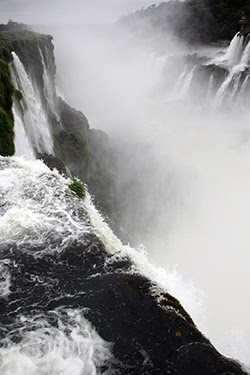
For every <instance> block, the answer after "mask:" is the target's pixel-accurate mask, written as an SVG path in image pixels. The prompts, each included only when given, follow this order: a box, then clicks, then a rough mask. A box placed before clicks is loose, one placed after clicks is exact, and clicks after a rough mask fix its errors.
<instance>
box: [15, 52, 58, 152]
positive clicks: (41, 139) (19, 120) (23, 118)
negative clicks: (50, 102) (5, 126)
mask: <svg viewBox="0 0 250 375" xmlns="http://www.w3.org/2000/svg"><path fill="white" fill-rule="evenodd" d="M12 56H13V65H12V80H13V82H14V85H15V86H16V88H17V89H18V90H20V91H21V92H22V94H23V99H22V102H21V104H20V106H21V108H18V107H17V106H15V126H16V128H17V133H19V136H20V135H21V136H22V139H19V137H18V138H17V137H16V139H18V141H17V142H19V144H20V145H22V148H21V147H20V146H19V145H18V144H17V152H16V155H22V154H23V155H30V154H31V153H32V152H33V151H32V150H33V149H35V150H36V151H37V152H41V153H42V152H46V153H48V154H51V153H53V142H52V138H51V133H50V129H49V122H48V118H47V113H46V111H45V109H44V108H43V105H42V102H41V98H40V97H39V95H38V93H37V90H36V89H35V87H34V85H33V82H32V81H31V79H30V78H29V76H28V74H27V73H26V71H25V68H24V66H23V64H22V63H21V61H20V59H19V57H18V56H17V55H16V53H15V52H12ZM45 77H46V73H45ZM46 87H47V86H46ZM27 140H28V144H27ZM26 147H27V149H26ZM24 148H25V149H24Z"/></svg>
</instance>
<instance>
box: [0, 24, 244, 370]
mask: <svg viewBox="0 0 250 375" xmlns="http://www.w3.org/2000/svg"><path fill="white" fill-rule="evenodd" d="M57 40H58V39H56V43H57ZM73 40H75V39H72V44H73ZM125 41H126V38H125ZM77 42H78V41H77ZM76 44H78V43H76ZM0 46H3V47H2V48H1V56H2V58H3V60H2V61H3V62H2V64H3V67H4V69H5V70H6V64H8V66H9V69H10V74H11V81H12V84H13V85H14V87H12V88H8V90H7V87H6V86H5V82H6V80H5V81H1V82H2V84H4V87H6V90H7V91H8V95H6V94H5V97H11V96H12V97H13V105H12V106H11V105H10V104H11V101H9V102H8V105H7V109H8V110H9V108H10V107H11V108H12V111H13V115H14V133H15V155H14V156H11V155H12V154H13V153H14V152H13V151H14V146H11V147H10V149H9V150H6V151H4V152H2V155H3V156H2V157H1V159H0V173H1V178H0V207H1V217H0V247H1V261H0V270H1V284H0V292H1V299H0V303H1V308H0V314H1V320H0V321H1V325H0V338H1V349H0V354H1V358H0V369H1V373H2V374H4V375H9V374H18V375H19V374H20V375H23V374H27V373H31V374H45V373H50V374H59V373H62V374H69V373H74V374H76V375H78V374H79V375H80V374H141V375H143V374H145V375H146V374H179V375H185V374H193V375H195V374H197V375H198V374H199V375H201V374H202V375H203V374H204V375H206V374H245V373H246V372H244V371H248V370H249V368H248V366H249V362H248V360H247V358H248V354H246V355H245V354H244V353H249V349H248V348H249V347H247V345H246V347H245V348H244V347H243V344H242V347H241V353H240V354H241V355H240V356H239V357H237V354H234V355H233V356H234V358H235V359H240V361H241V363H242V365H243V366H244V369H242V368H241V365H240V364H239V363H237V362H235V361H233V360H231V359H228V358H226V357H224V356H223V355H221V354H219V352H218V351H217V350H216V349H215V348H214V346H213V345H212V344H211V343H210V341H209V340H208V339H210V337H209V335H207V334H206V335H207V337H208V339H207V338H206V337H205V336H204V335H202V334H201V333H200V332H199V331H198V329H197V328H196V325H197V327H198V328H200V325H199V323H200V322H199V311H198V310H199V309H197V306H198V304H199V301H198V303H196V302H197V301H195V298H194V294H195V293H194V294H192V291H191V292H190V288H189V286H185V285H182V282H180V277H179V276H176V274H175V272H172V271H169V270H168V269H167V267H166V268H164V267H163V268H160V267H157V266H154V265H153V264H152V263H151V262H149V261H148V259H147V256H146V254H145V251H144V249H143V248H142V247H137V248H133V247H130V246H129V245H127V246H125V245H123V243H122V242H121V241H120V240H119V239H118V238H117V236H116V235H115V234H114V233H113V232H112V230H111V229H110V227H109V225H110V226H112V228H113V229H114V231H115V232H116V234H117V235H118V236H121V237H123V242H125V241H128V238H129V240H130V239H131V240H132V241H134V242H135V243H136V242H143V241H145V242H144V243H145V244H146V245H147V248H148V249H149V250H148V251H149V256H150V257H152V259H154V257H155V253H154V252H153V251H152V250H150V249H159V251H160V252H159V253H158V260H159V263H160V262H162V263H163V264H164V265H165V264H166V263H167V264H168V263H169V264H171V262H173V263H175V262H177V263H178V264H180V265H181V266H182V268H185V267H186V269H187V270H188V271H187V274H186V275H185V276H187V278H189V276H190V275H189V274H188V272H189V271H190V272H191V273H192V272H193V273H194V274H195V272H196V275H198V276H199V273H200V274H201V275H200V276H201V277H200V279H199V277H198V276H197V279H195V282H196V283H197V282H198V281H201V283H203V282H204V279H205V278H206V277H208V274H207V272H206V273H205V271H204V267H202V264H203V263H205V264H206V266H207V267H208V271H209V276H210V279H209V282H210V284H212V287H211V290H210V292H211V294H212V299H211V301H212V303H211V305H212V306H213V307H214V306H215V300H216V301H217V303H218V299H223V298H224V297H225V301H227V298H226V296H227V292H225V290H226V289H227V288H229V289H230V290H229V294H230V296H231V299H233V303H232V301H231V303H230V304H229V305H227V306H226V310H227V311H226V312H225V310H224V309H223V307H222V306H220V305H219V307H218V310H217V311H216V313H217V314H218V321H219V325H220V326H223V324H224V323H223V319H224V320H225V321H226V322H225V325H227V324H229V325H231V324H232V321H233V324H235V323H236V326H237V324H238V322H239V321H240V323H243V325H244V328H245V332H246V333H247V336H246V337H247V338H248V339H249V336H248V334H249V326H247V324H248V323H247V320H248V316H247V306H248V301H246V302H244V301H238V299H237V293H238V290H239V289H238V288H240V289H241V290H242V293H243V295H247V293H248V290H249V288H248V286H249V285H248V283H249V282H248V277H247V275H248V274H247V272H248V269H247V265H248V262H247V261H248V257H247V252H246V249H247V246H248V242H247V230H248V225H247V223H248V209H247V207H248V204H247V202H248V201H247V199H248V198H247V192H248V187H249V178H248V175H247V170H248V158H247V156H248V148H247V145H248V142H249V138H248V134H249V130H248V127H247V123H246V121H245V119H246V117H247V113H248V109H247V104H248V93H249V83H248V77H249V57H250V56H249V55H250V53H249V46H248V44H247V40H243V39H242V38H241V37H240V35H238V36H235V39H234V40H233V41H232V42H231V45H230V46H229V48H228V49H223V50H219V49H212V50H209V51H207V50H206V51H200V50H199V51H197V52H193V51H192V53H189V52H187V51H185V52H184V53H182V54H180V53H179V51H177V52H178V53H176V54H173V51H171V53H169V54H167V51H165V52H166V53H165V54H164V55H162V54H161V55H160V54H159V53H158V54H157V53H154V54H152V53H151V54H149V55H148V51H146V53H147V56H148V59H147V64H145V63H144V65H143V63H142V62H143V61H144V62H145V61H146V60H145V53H144V51H143V52H141V51H139V52H141V53H139V54H138V55H136V58H139V64H138V66H136V65H135V69H136V71H133V69H134V65H133V64H131V67H130V66H129V68H130V69H131V70H129V71H128V74H129V75H130V73H131V72H133V73H135V72H136V73H138V74H133V75H131V78H132V80H134V81H135V82H134V85H135V86H136V88H137V90H136V88H135V87H133V86H131V85H128V87H129V89H130V90H131V89H134V88H135V90H134V91H133V90H131V92H130V95H131V102H132V101H135V107H136V108H138V109H139V110H141V111H144V110H145V107H144V105H145V103H146V105H147V110H145V117H146V122H144V121H145V118H143V126H141V127H140V125H141V124H139V121H138V120H139V119H140V118H139V117H137V116H136V122H137V123H138V124H137V125H136V126H134V124H133V123H132V124H131V125H130V124H129V123H126V129H125V131H124V133H123V131H121V134H125V133H126V132H127V133H129V134H128V139H126V138H125V137H123V142H122V143H119V142H118V141H117V137H116V134H115V131H114V134H115V136H114V138H115V141H114V142H113V140H112V138H111V139H110V138H109V137H108V136H107V135H106V133H104V131H103V130H95V129H91V128H90V126H89V123H88V120H87V118H86V117H85V116H84V115H83V114H82V113H81V112H80V111H77V110H75V109H74V108H73V107H71V106H70V105H69V104H67V102H66V101H65V100H64V99H63V98H59V97H58V94H57V91H56V86H55V75H56V65H55V59H54V53H53V50H54V47H53V44H52V38H51V37H50V36H47V35H41V34H36V33H34V32H30V31H25V30H20V31H17V32H14V33H13V32H12V33H8V32H6V33H2V34H1V38H0ZM59 46H60V41H59V42H58V52H57V54H58V55H60V47H59ZM75 52H76V50H75ZM85 52H86V56H87V58H89V59H90V60H91V61H92V64H93V56H95V55H91V54H88V53H87V51H85ZM134 52H135V50H133V49H132V53H131V56H133V57H134V56H135V55H134ZM76 53H77V52H76ZM118 53H119V51H118ZM111 56H112V58H116V57H117V56H116V55H112V54H111ZM131 56H129V57H131ZM71 57H72V58H73V59H76V60H77V58H78V56H77V55H75V56H69V59H70V58H71ZM99 57H100V56H99ZM59 58H60V56H59ZM108 58H109V56H108ZM106 59H107V57H106ZM97 61H100V64H101V65H102V68H103V67H104V68H107V67H110V65H109V64H108V62H109V60H108V59H107V60H105V56H104V55H103V56H102V59H101V58H100V59H97ZM137 61H138V60H137ZM87 62H88V61H87ZM106 62H107V64H105V63H106ZM115 62H116V60H115ZM132 62H133V60H132ZM125 64H127V61H126V63H125ZM66 66H67V67H69V66H71V68H72V65H71V64H67V65H66ZM142 66H143V69H142ZM114 67H115V68H117V70H115V71H114ZM138 67H139V68H138ZM97 68H100V69H99V72H101V73H103V70H102V69H101V67H100V66H98V65H97ZM119 68H120V66H119ZM122 68H123V65H122ZM137 69H138V70H137ZM111 70H112V74H115V72H118V73H120V72H121V71H120V70H119V69H118V67H117V66H116V65H115V63H114V65H112V66H111ZM62 71H63V69H62ZM139 71H140V74H139ZM64 73H66V72H64ZM91 73H92V72H87V73H86V74H91ZM94 73H95V74H96V73H97V71H94ZM104 73H105V71H104ZM6 74H8V73H6ZM65 76H66V77H68V79H69V81H70V80H71V79H72V76H70V75H69V74H68V75H67V74H65ZM1 77H4V75H3V73H2V70H1ZM135 77H136V78H135ZM146 77H148V79H147V81H146ZM108 78H109V77H108ZM126 78H127V76H126ZM9 79H10V76H9V77H8V79H7V81H8V82H9ZM78 79H79V80H81V79H83V80H85V77H84V74H83V75H82V76H80V75H79V77H78ZM132 80H131V81H132ZM89 81H91V76H90V78H89ZM89 81H88V79H87V78H86V80H85V84H86V85H87V84H89ZM131 81H130V80H129V81H128V83H129V84H130V83H131ZM145 82H146V85H145ZM83 83H84V82H83ZM118 83H119V84H121V82H120V81H119V82H118ZM122 83H123V82H122ZM109 84H110V85H111V93H112V95H113V91H112V90H114V91H115V89H116V83H112V82H111V81H110V82H109ZM65 85H66V87H67V85H69V82H67V79H65ZM141 85H142V86H141ZM68 87H69V86H68ZM122 88H124V90H126V86H122ZM124 92H125V94H127V92H126V91H124ZM134 93H136V95H134ZM141 94H143V95H144V96H143V100H142V101H141V97H140V98H139V95H141ZM76 95H78V93H76ZM125 96H126V95H125ZM113 98H114V96H113ZM138 98H139V99H138ZM103 100H104V99H103ZM119 100H120V98H117V99H116V100H115V99H114V102H113V106H114V107H115V105H116V103H117V102H118V101H119ZM138 100H140V101H138ZM72 101H74V99H73V98H72ZM128 101H129V99H128ZM129 104H131V103H130V101H129ZM95 105H96V111H97V112H99V113H100V117H101V118H102V121H103V123H104V125H103V129H104V130H107V128H108V125H106V129H105V122H106V124H108V123H109V117H108V116H107V118H105V114H104V113H103V112H102V111H101V109H100V107H98V101H97V100H96V101H95ZM1 106H2V107H3V105H2V104H1ZM228 108H230V110H231V112H230V120H229V117H228V116H227V114H228V111H229V109H228ZM239 108H240V111H238V109H239ZM7 109H6V108H5V107H3V110H4V111H5V114H4V118H3V120H2V119H1V129H2V127H3V125H4V124H5V122H6V123H7V122H9V121H11V117H12V116H11V114H10V113H7ZM106 110H107V108H106ZM91 111H92V108H91V106H90V107H89V109H88V112H90V113H92V112H91ZM108 112H109V111H108ZM110 112H112V111H110ZM6 113H7V114H9V120H8V121H6ZM132 113H133V114H134V112H132ZM135 114H136V115H137V112H136V113H135ZM201 119H202V121H201ZM218 119H220V120H221V124H222V125H220V126H219V125H218ZM236 119H237V127H236V126H235V120H236ZM166 124H167V125H166ZM200 124H201V125H200ZM225 124H226V125H227V127H224V125H225ZM144 125H146V126H145V127H144ZM130 126H131V127H130ZM137 126H138V128H137ZM9 128H11V125H10V126H9ZM131 129H132V130H133V129H134V132H133V131H131ZM12 132H13V129H12V130H10V131H9V132H8V135H9V134H10V135H12V134H13V133H12ZM1 134H2V130H1ZM131 134H132V136H131V137H129V135H131ZM131 139H133V141H131ZM1 140H2V136H1ZM8 143H10V142H9V141H8ZM1 144H5V141H4V142H2V143H1ZM37 159H40V160H37ZM225 160H226V161H227V164H226V165H225ZM43 161H44V162H45V164H47V165H48V167H50V168H51V169H52V170H50V169H49V168H48V167H47V166H46V165H45V164H44V163H43ZM54 168H55V169H54ZM232 169H233V171H234V175H233V176H236V179H235V181H234V180H233V182H232V181H231V177H232V174H231V173H232ZM73 177H75V178H77V179H81V180H82V181H83V182H84V183H86V184H87V185H86V186H85V190H86V191H85V196H84V197H82V198H81V199H79V197H78V196H77V194H76V193H75V191H72V190H71V188H70V186H71V185H72V180H71V178H73ZM242 178H243V183H242ZM75 181H78V180H75ZM152 181H153V182H152ZM228 181H230V183H231V184H232V186H231V188H232V190H230V189H228V190H226V189H225V186H227V187H228ZM222 189H223V190H222ZM234 191H235V195H234ZM89 192H90V194H89ZM238 192H240V193H241V194H242V195H241V198H242V201H240V202H239V201H238V199H237V197H238ZM227 193H228V195H227ZM91 195H92V196H93V198H91ZM235 196H236V198H235ZM243 197H244V199H243ZM189 198H190V200H189ZM92 199H93V200H94V202H95V205H96V206H97V207H98V209H99V210H100V212H102V214H103V216H105V215H106V216H107V218H106V221H105V220H104V219H103V217H102V216H101V214H100V213H99V212H98V211H97V210H96V208H95V206H94V205H93V203H92ZM228 202H230V203H231V205H230V208H231V209H232V214H231V212H230V211H229V212H228V210H227V209H225V207H226V208H228ZM239 203H240V204H239ZM196 205H197V206H196ZM214 205H215V206H216V208H217V211H216V213H215V212H214V211H213V209H214ZM210 209H211V211H210ZM207 214H209V215H207ZM227 214H228V216H227ZM210 215H211V216H212V222H210V219H211V216H210ZM237 215H238V216H237ZM229 218H233V219H232V221H231V220H229ZM190 219H191V220H190ZM243 219H244V220H243ZM238 220H241V228H240V229H239V228H238V227H237V222H238ZM208 221H209V225H210V226H211V225H212V230H213V236H212V237H211V232H210V231H209V233H207V228H208ZM107 222H108V223H109V225H108V224H107ZM222 222H223V223H224V224H225V227H224V226H223V228H225V229H223V228H221V226H222ZM218 228H220V230H219V229H218ZM217 229H218V231H217ZM152 232H155V234H154V236H152ZM235 232H236V235H235V237H232V234H233V233H235ZM221 233H222V235H221ZM229 233H230V236H229ZM227 236H229V239H228V241H226V246H227V247H226V248H225V250H224V247H225V239H226V237H227ZM211 238H212V240H211ZM201 245H203V247H204V249H203V251H200V248H201ZM220 246H221V248H223V250H221V252H219V248H220ZM236 246H237V247H239V249H238V253H237V254H236V255H237V257H238V258H235V256H234V255H233V254H235V247H236ZM163 248H165V249H166V248H168V249H167V250H168V251H163V250H162V249H163ZM183 249H187V250H188V253H185V252H183ZM192 249H193V250H192ZM228 249H229V250H228ZM150 251H151V252H152V253H151V254H150ZM155 251H158V250H155ZM227 251H228V253H227ZM226 253H227V254H226ZM226 255H228V261H230V262H229V263H230V265H231V264H232V263H231V262H233V264H232V265H233V266H235V268H236V269H237V270H236V271H235V272H236V275H235V274H234V276H235V282H234V285H235V289H234V285H232V284H230V283H229V284H227V282H228V278H231V277H232V274H231V273H230V272H229V275H228V278H227V277H225V274H226V272H228V267H227V266H226V265H225V270H226V272H225V274H224V268H223V266H222V265H223V262H226V261H225V260H226V259H227V256H226ZM204 257H205V260H204ZM166 258H167V261H166ZM242 258H243V259H242ZM193 259H195V264H192V261H193ZM235 259H237V262H236V261H235ZM197 265H198V267H197ZM181 271H182V270H181ZM229 271H230V270H229ZM184 272H185V271H184ZM211 273H212V274H213V275H212V276H211ZM239 275H240V276H241V277H239ZM203 276H204V277H203ZM212 277H214V281H212V280H211V278H212ZM224 277H225V278H224ZM220 279H222V280H220ZM224 280H226V286H225V288H223V285H222V284H223V283H224V282H225V281H224ZM219 281H221V285H220V283H219ZM238 282H239V283H238ZM180 284H181V286H180ZM183 284H185V283H183ZM214 284H216V285H215V288H214V287H213V286H214ZM176 285H177V287H176ZM205 286H206V283H205V282H204V283H203V284H202V286H201V287H202V288H203V287H205ZM178 288H179V289H181V291H179V294H180V296H179V295H178V292H177V295H176V294H175V291H176V290H178ZM191 289H192V287H191ZM215 289H216V290H217V292H216V291H215ZM190 293H191V294H190ZM172 295H174V297H177V298H178V299H180V300H181V303H182V304H183V305H184V306H185V309H186V310H187V312H186V311H185V310H184V308H183V307H182V305H181V304H180V303H179V301H178V300H177V299H176V298H174V297H173V296H172ZM184 295H185V296H184ZM180 297H181V298H180ZM213 297H214V300H213ZM209 298H210V297H209ZM246 299H247V298H246ZM182 301H184V303H183V302H182ZM224 303H225V302H224ZM225 304H226V303H225ZM192 305H193V308H191V307H190V309H189V306H192ZM228 306H229V307H228ZM239 308H240V310H241V311H239ZM229 309H231V310H232V313H230V311H228V310H229ZM218 311H219V313H218ZM189 314H190V315H189ZM196 314H197V315H196ZM220 314H221V317H220ZM232 316H233V317H234V319H233V320H231V318H232ZM223 328H224V327H223ZM240 328H241V327H240ZM202 330H205V329H204V327H202ZM219 336H221V338H222V341H223V340H225V336H223V333H222V332H220V333H219ZM216 339H217V338H215V339H214V340H216ZM244 349H246V351H245V352H244ZM223 350H224V348H223ZM227 355H228V356H229V354H227Z"/></svg>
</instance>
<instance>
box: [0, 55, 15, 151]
mask: <svg viewBox="0 0 250 375" xmlns="http://www.w3.org/2000/svg"><path fill="white" fill-rule="evenodd" d="M13 92H14V86H13V84H12V82H11V75H10V70H9V66H8V64H7V63H6V62H5V61H3V60H1V59H0V155H2V156H10V155H13V154H14V153H15V146H14V117H13V113H12V95H13Z"/></svg>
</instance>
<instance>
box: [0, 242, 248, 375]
mask: <svg viewBox="0 0 250 375" xmlns="http://www.w3.org/2000/svg"><path fill="white" fill-rule="evenodd" d="M39 250H41V249H39ZM26 251H28V252H29V253H30V254H32V253H34V252H35V251H36V249H35V248H29V249H26ZM30 254H28V253H26V254H24V253H21V252H20V251H15V249H13V248H12V257H13V263H12V261H11V258H10V267H12V264H13V268H12V270H11V273H12V280H13V282H12V286H11V294H10V296H9V297H8V300H7V299H1V300H0V303H1V309H0V311H1V313H0V317H1V327H4V326H5V327H13V326H14V325H15V318H16V312H17V311H18V314H19V315H22V316H29V315H30V314H32V312H34V311H36V313H37V310H39V311H40V313H41V314H43V315H45V316H46V314H47V313H48V312H49V311H52V310H53V311H55V310H56V309H57V308H60V306H68V307H70V308H73V309H80V310H83V314H84V316H85V318H87V319H88V320H89V321H90V322H91V323H92V325H93V326H94V327H95V329H96V330H97V332H98V333H99V335H100V336H101V337H102V338H103V339H105V340H106V341H107V342H110V343H112V352H113V354H114V356H115V359H116V360H115V362H114V363H113V364H111V367H112V368H113V370H114V371H115V373H116V374H122V375H138V374H140V375H146V374H148V375H149V374H152V375H153V374H161V375H162V374H175V375H190V374H192V375H213V374H214V375H229V374H234V375H243V374H245V373H244V372H243V371H242V370H241V367H240V365H239V364H237V363H236V362H234V361H232V360H230V359H228V358H225V357H223V356H222V355H220V354H219V353H218V352H217V351H216V349H215V348H214V347H213V346H212V345H211V343H210V342H209V341H208V340H207V339H206V338H205V337H204V336H203V335H202V334H201V333H200V332H199V331H198V329H197V328H196V327H195V325H194V324H193V323H192V322H191V321H188V320H189V319H186V317H185V316H184V315H183V314H182V313H179V312H178V311H177V310H176V309H174V308H173V307H172V306H171V305H169V306H168V305H167V303H166V304H165V305H164V306H162V305H160V304H158V303H157V298H156V297H155V296H152V294H151V293H150V289H151V287H152V284H151V282H150V281H149V280H148V279H147V278H145V277H143V276H141V275H140V274H139V273H138V272H135V271H131V268H130V266H131V263H130V261H129V260H128V259H120V260H117V258H116V257H112V256H111V255H109V254H107V253H106V251H105V249H104V247H103V245H102V244H101V243H100V241H99V240H98V239H97V238H96V237H95V236H93V235H90V236H89V238H88V239H87V238H86V245H85V246H83V245H80V246H71V247H69V248H68V249H66V250H65V251H64V252H63V253H62V254H56V255H48V256H45V257H37V258H35V257H34V256H33V255H30ZM14 264H15V265H14ZM93 266H94V267H93ZM31 275H32V277H31ZM48 280H49V283H48ZM72 280H74V282H72ZM51 285H53V288H51ZM172 298H173V297H172ZM20 301H24V303H23V304H21V305H20ZM0 334H1V336H2V335H3V334H4V329H3V328H1V330H0ZM12 340H13V342H18V340H19V337H18V334H16V336H15V335H14V334H13V337H12ZM108 365H109V366H110V364H108Z"/></svg>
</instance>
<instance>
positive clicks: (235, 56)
mask: <svg viewBox="0 0 250 375" xmlns="http://www.w3.org/2000/svg"><path fill="white" fill-rule="evenodd" d="M243 41H244V37H243V36H242V35H240V33H237V34H236V35H235V37H234V38H233V40H232V41H231V43H230V45H229V47H228V50H227V52H226V54H225V56H224V57H223V60H225V61H226V62H227V63H228V65H229V66H233V65H236V64H238V63H239V61H240V59H241V53H242V48H243Z"/></svg>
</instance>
